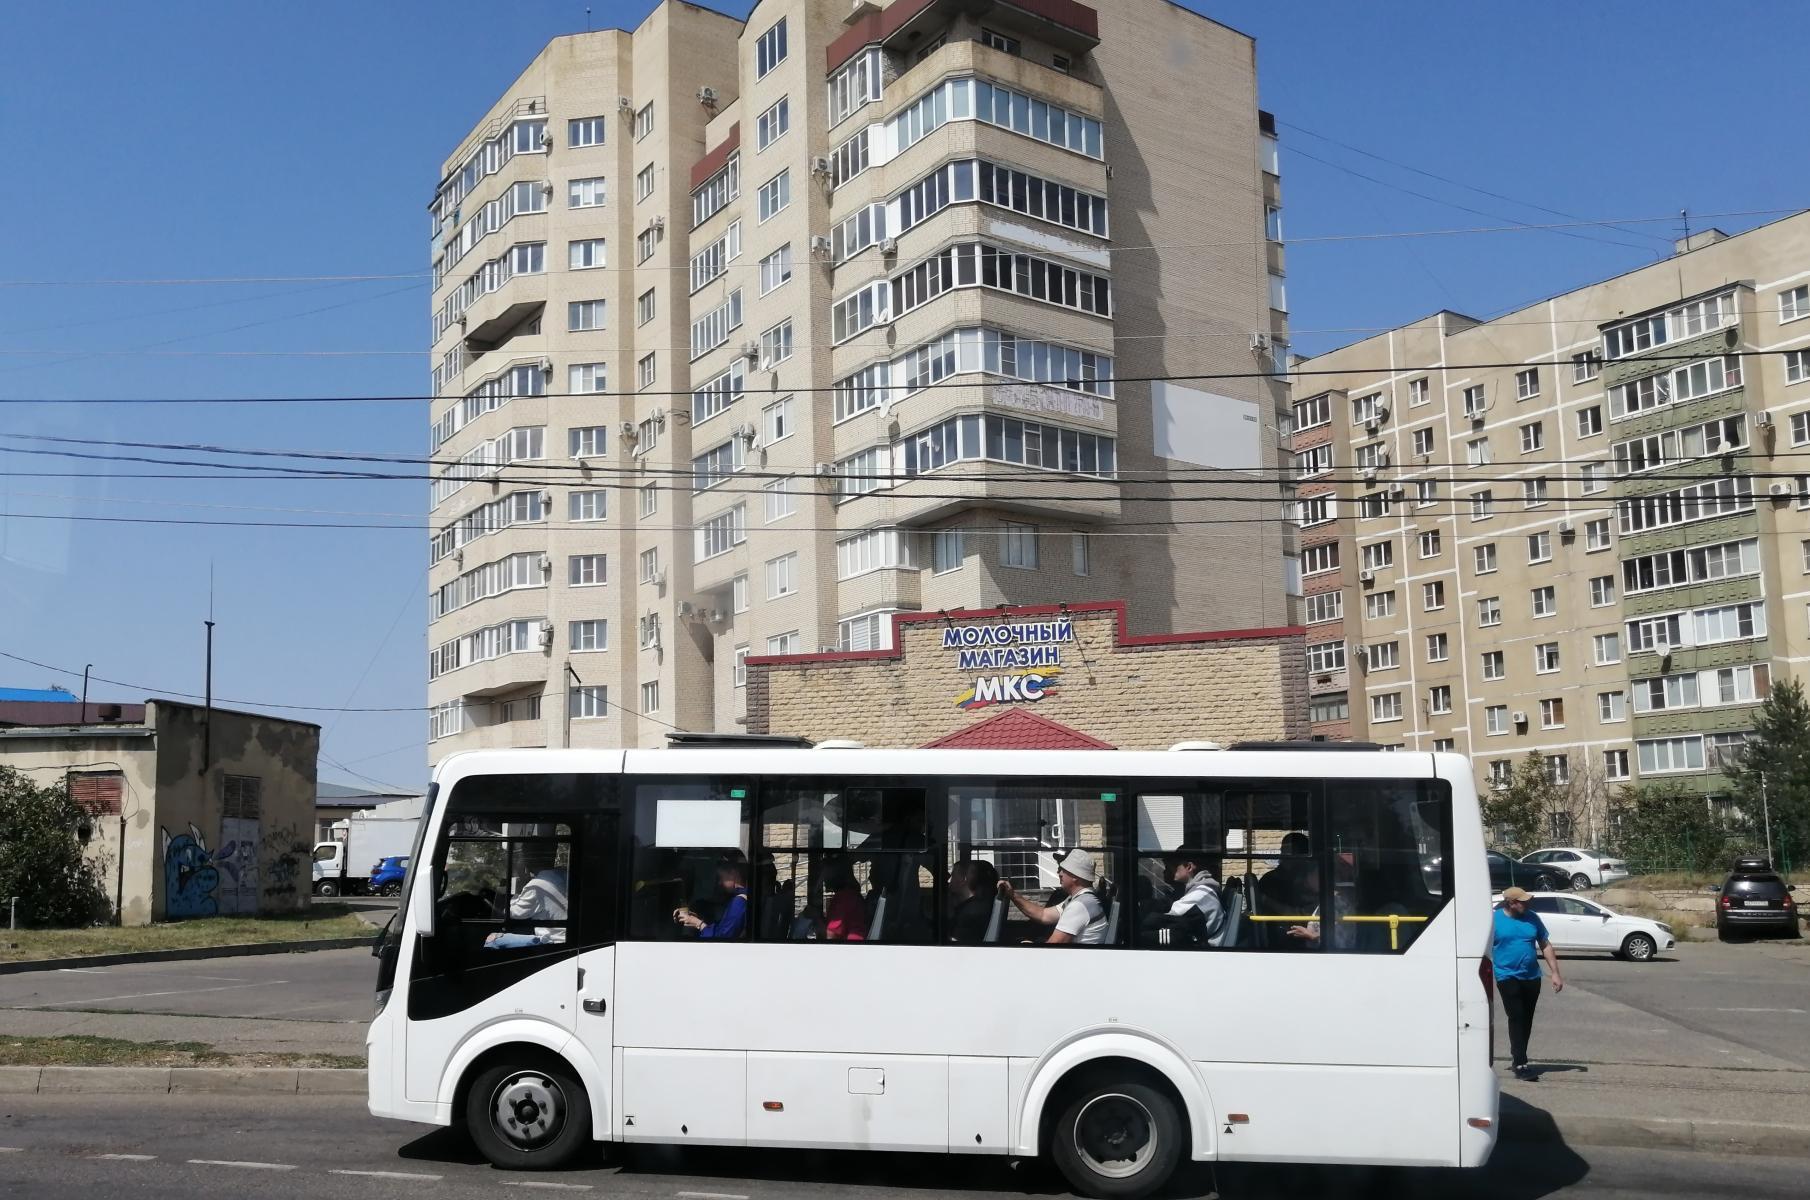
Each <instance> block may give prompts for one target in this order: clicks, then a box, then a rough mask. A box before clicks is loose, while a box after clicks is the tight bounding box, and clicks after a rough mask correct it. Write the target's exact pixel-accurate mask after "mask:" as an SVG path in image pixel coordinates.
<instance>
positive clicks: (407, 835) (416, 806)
mask: <svg viewBox="0 0 1810 1200" xmlns="http://www.w3.org/2000/svg"><path fill="white" fill-rule="evenodd" d="M421 807H422V805H421V802H420V801H419V800H401V801H397V802H395V803H392V804H385V805H382V806H381V807H379V808H374V809H371V810H369V811H367V812H360V813H353V814H352V815H351V816H350V817H346V818H344V819H342V820H338V821H335V822H333V825H332V826H331V830H330V832H331V834H332V839H331V840H330V841H325V842H318V843H316V844H315V847H314V894H315V895H317V896H355V895H361V894H363V893H366V892H368V891H370V890H371V872H372V871H373V870H374V869H376V867H377V865H378V864H379V863H381V862H382V861H383V860H384V859H386V858H389V857H391V856H392V855H405V854H407V853H408V852H409V851H410V850H411V849H413V848H414V845H415V826H416V825H417V824H419V823H420V821H421Z"/></svg>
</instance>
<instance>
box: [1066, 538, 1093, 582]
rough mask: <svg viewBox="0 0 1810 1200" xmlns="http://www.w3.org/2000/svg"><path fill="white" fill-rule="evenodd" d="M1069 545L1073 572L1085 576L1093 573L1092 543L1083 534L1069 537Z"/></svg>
mask: <svg viewBox="0 0 1810 1200" xmlns="http://www.w3.org/2000/svg"><path fill="white" fill-rule="evenodd" d="M1069 545H1070V549H1071V551H1072V556H1073V563H1074V572H1075V574H1076V575H1081V576H1087V575H1092V574H1093V573H1094V554H1093V541H1092V539H1090V538H1089V537H1088V536H1087V535H1086V534H1085V533H1077V534H1072V535H1070V538H1069Z"/></svg>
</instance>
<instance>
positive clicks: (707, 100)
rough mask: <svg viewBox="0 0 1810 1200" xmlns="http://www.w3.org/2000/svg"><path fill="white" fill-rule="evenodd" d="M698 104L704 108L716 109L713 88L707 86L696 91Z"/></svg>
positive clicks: (714, 90)
mask: <svg viewBox="0 0 1810 1200" xmlns="http://www.w3.org/2000/svg"><path fill="white" fill-rule="evenodd" d="M698 103H699V104H702V105H703V106H704V107H705V108H715V107H716V89H715V88H713V87H708V86H706V87H701V88H699V89H698Z"/></svg>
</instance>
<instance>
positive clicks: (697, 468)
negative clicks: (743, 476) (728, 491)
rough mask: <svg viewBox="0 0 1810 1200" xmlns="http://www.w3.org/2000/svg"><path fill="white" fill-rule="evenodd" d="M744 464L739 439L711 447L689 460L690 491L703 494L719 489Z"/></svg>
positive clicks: (744, 459)
mask: <svg viewBox="0 0 1810 1200" xmlns="http://www.w3.org/2000/svg"><path fill="white" fill-rule="evenodd" d="M745 463H746V457H745V455H744V453H743V450H742V439H741V438H739V437H732V438H730V439H729V440H728V441H726V442H723V443H721V444H719V445H716V446H712V447H711V448H710V449H708V450H706V451H704V452H703V453H702V454H699V455H695V456H693V458H692V460H691V490H692V491H694V492H705V491H709V490H710V489H711V488H713V487H719V486H721V485H722V484H725V483H727V482H729V478H730V477H731V476H732V475H734V474H735V473H736V472H737V471H740V470H741V469H742V467H743V466H744V465H745Z"/></svg>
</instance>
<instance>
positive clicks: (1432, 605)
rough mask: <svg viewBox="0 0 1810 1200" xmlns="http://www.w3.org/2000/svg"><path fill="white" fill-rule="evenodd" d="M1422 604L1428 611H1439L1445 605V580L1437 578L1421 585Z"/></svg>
mask: <svg viewBox="0 0 1810 1200" xmlns="http://www.w3.org/2000/svg"><path fill="white" fill-rule="evenodd" d="M1420 606H1421V608H1422V609H1424V610H1425V611H1427V612H1437V611H1439V610H1440V609H1442V608H1444V607H1445V581H1444V580H1440V579H1435V580H1433V581H1432V582H1431V583H1423V584H1421V585H1420Z"/></svg>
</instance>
